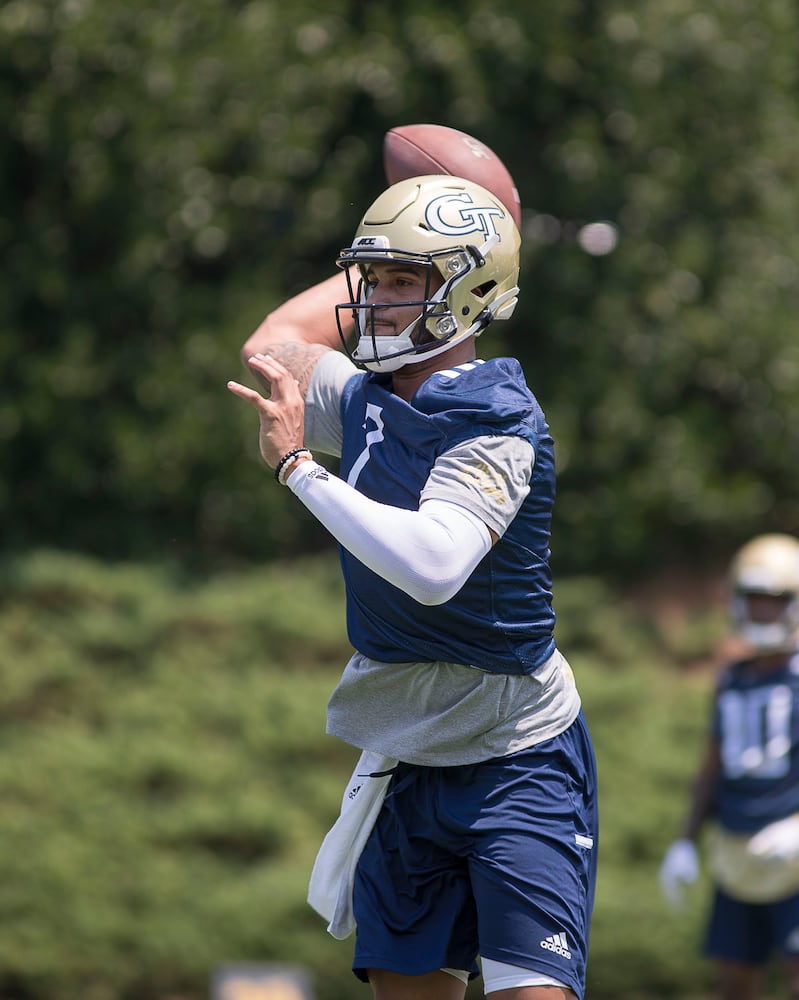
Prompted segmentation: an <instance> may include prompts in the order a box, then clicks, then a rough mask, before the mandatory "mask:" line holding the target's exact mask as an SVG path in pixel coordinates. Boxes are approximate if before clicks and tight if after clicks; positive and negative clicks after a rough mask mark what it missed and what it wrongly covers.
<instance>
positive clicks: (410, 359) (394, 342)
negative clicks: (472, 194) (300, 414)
mask: <svg viewBox="0 0 799 1000" xmlns="http://www.w3.org/2000/svg"><path fill="white" fill-rule="evenodd" d="M498 242H499V236H498V235H496V234H495V235H494V236H491V237H490V238H489V239H487V240H486V241H485V243H483V245H482V246H480V247H478V248H476V252H475V255H474V258H473V260H474V262H473V264H472V266H470V267H469V268H468V270H466V271H464V272H463V273H462V274H458V275H454V276H453V279H451V280H450V281H445V282H444V284H443V285H442V286H441V287H440V288H439V289H438V291H437V292H435V293H434V294H433V295H432V296H431V298H430V299H429V302H430V303H432V304H436V303H439V302H443V301H445V300H446V297H447V296H448V295H449V292H450V290H451V288H452V283H453V280H457V281H463V280H464V279H465V278H466V277H467V276H468V275H469V274H471V273H473V272H474V271H476V270H477V269H478V268H479V267H482V266H483V264H484V263H485V255H486V254H487V253H489V252H490V251H491V250H492V249H493V247H494V246H495V245H496V244H497V243H498ZM518 294H519V289H518V287H514V288H511V289H509V290H508V291H506V292H504V293H503V294H502V295H500V296H498V297H497V298H496V299H495V300H494V301H493V302H492V303H491V306H490V307H488V308H487V309H484V310H483V311H482V312H481V313H479V314H478V315H477V317H476V318H475V321H474V322H473V323H472V324H471V325H470V326H469V327H468V328H467V329H466V330H462V331H461V332H460V333H459V334H457V335H455V336H451V337H448V338H447V339H445V340H442V341H441V342H440V343H439V344H438V346H436V347H430V349H429V350H420V348H419V345H418V344H415V343H414V341H413V334H414V331H415V330H416V328H417V327H418V325H419V323H420V321H421V320H422V319H424V318H425V316H424V313H420V314H419V315H418V316H417V317H416V318H415V319H414V320H412V321H411V322H410V323H409V324H408V326H406V327H405V329H404V330H402V331H401V332H400V333H398V334H397V335H396V336H394V337H373V336H369V335H368V334H367V333H365V332H364V329H363V327H364V322H363V320H364V319H365V317H359V319H358V328H359V333H360V339H359V342H358V345H357V347H356V348H355V350H354V351H353V354H352V356H353V359H354V360H355V361H357V362H358V363H359V364H362V365H363V366H364V367H365V368H368V369H369V370H370V371H376V372H394V371H397V369H399V368H402V367H404V366H405V365H416V364H420V363H421V362H422V361H426V360H427V359H428V358H434V357H436V356H437V355H439V354H443V353H444V352H445V351H448V350H450V349H451V348H453V347H455V346H456V345H457V344H460V343H462V342H463V341H464V340H466V339H467V338H469V337H471V336H475V337H479V335H480V334H481V333H482V332H483V330H484V329H485V328H486V327H487V326H488V324H489V323H490V322H491V320H492V319H493V318H494V315H495V314H496V313H498V312H501V311H502V309H503V308H507V306H508V305H511V306H512V305H514V304H515V299H516V296H517V295H518ZM511 311H512V309H511ZM384 341H385V342H386V343H385V344H384V343H383V342H384ZM367 345H368V346H369V347H370V348H371V354H372V355H373V356H372V357H369V358H368V359H367V358H365V357H364V356H363V355H362V354H361V349H362V348H364V351H365V348H366V346H367ZM383 346H385V347H386V348H388V350H389V352H390V353H388V354H387V355H386V356H385V357H382V356H381V354H380V350H379V348H380V347H383Z"/></svg>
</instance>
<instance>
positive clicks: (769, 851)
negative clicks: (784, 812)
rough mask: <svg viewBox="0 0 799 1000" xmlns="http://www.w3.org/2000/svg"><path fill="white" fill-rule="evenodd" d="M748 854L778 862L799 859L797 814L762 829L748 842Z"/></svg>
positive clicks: (798, 817)
mask: <svg viewBox="0 0 799 1000" xmlns="http://www.w3.org/2000/svg"><path fill="white" fill-rule="evenodd" d="M748 852H749V853H750V854H753V855H754V856H755V857H757V858H764V859H768V858H773V859H774V860H779V861H791V860H793V859H794V858H797V857H799V814H794V815H793V816H788V817H787V819H781V820H778V821H777V822H776V823H770V824H769V825H768V826H767V827H764V828H763V829H762V830H760V832H759V833H756V834H755V835H754V837H752V839H751V840H750V841H749V847H748Z"/></svg>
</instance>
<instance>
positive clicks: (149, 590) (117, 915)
mask: <svg viewBox="0 0 799 1000" xmlns="http://www.w3.org/2000/svg"><path fill="white" fill-rule="evenodd" d="M342 600H343V593H342V585H341V582H340V574H339V570H338V566H337V563H336V560H335V558H334V557H333V556H330V555H328V556H323V557H317V558H308V559H306V560H298V561H296V562H294V563H292V564H291V565H290V566H288V565H280V564H274V565H272V566H270V567H268V568H266V569H260V570H257V571H241V572H236V573H230V574H228V575H226V576H224V577H218V578H214V579H213V580H209V581H207V582H204V583H203V582H199V581H198V580H196V579H194V580H190V579H187V578H184V577H181V576H180V575H177V574H175V573H174V572H172V571H167V570H164V569H155V568H151V567H145V566H143V565H140V564H132V563H119V564H111V563H109V562H100V561H95V560H92V559H90V558H88V557H76V556H65V555H63V554H59V553H55V552H48V551H38V552H34V553H30V554H29V555H27V556H25V557H21V558H6V559H4V560H3V561H2V562H0V689H1V690H2V692H3V697H2V700H1V701H0V746H1V748H2V752H0V800H1V801H2V803H3V824H2V831H3V832H2V850H0V910H1V911H2V915H3V934H2V935H1V936H0V996H2V997H3V1000H53V998H55V997H57V998H59V1000H87V998H91V1000H169V998H175V1000H176V998H178V997H180V998H181V1000H202V998H204V997H206V996H207V995H208V988H209V983H210V980H211V977H212V975H213V973H214V971H215V970H216V969H218V967H219V966H221V965H225V964H227V963H230V962H246V961H250V962H277V963H288V964H292V965H296V964H299V965H304V966H307V967H308V969H309V970H310V972H311V973H312V977H313V981H314V989H315V992H316V996H317V998H318V1000H346V998H350V997H353V996H355V995H356V994H359V993H360V992H363V993H364V995H365V994H366V993H368V987H364V986H359V985H356V983H355V980H354V978H353V977H352V974H351V972H350V961H351V954H352V941H351V940H348V941H345V942H338V941H334V940H333V939H332V938H331V937H330V936H329V935H328V934H327V933H326V931H325V924H324V921H323V920H322V919H321V918H320V917H318V916H317V915H316V914H315V913H314V912H313V911H312V910H310V908H309V907H308V906H307V904H306V902H305V895H306V888H307V881H308V876H309V874H310V870H311V865H312V863H313V859H314V856H315V853H316V850H317V848H318V846H319V844H320V843H321V840H322V837H323V836H324V833H325V832H326V831H327V829H328V828H329V826H330V825H331V823H332V822H333V820H334V818H335V816H336V815H337V812H338V808H339V803H340V799H341V793H342V791H343V789H344V787H345V782H346V780H347V778H348V776H349V774H350V772H351V769H352V767H353V765H354V762H355V759H356V751H355V750H354V749H353V748H351V747H348V746H347V745H345V744H343V743H341V742H339V741H337V740H334V739H333V738H332V737H328V736H325V735H324V710H325V704H326V701H327V696H328V695H329V693H330V691H331V690H332V688H333V686H334V684H335V682H336V679H337V678H338V676H339V673H340V670H341V668H342V666H343V664H344V662H345V661H346V658H347V657H348V655H349V649H348V648H347V646H346V643H345V642H343V641H342V630H341V611H342ZM556 606H557V609H558V613H559V625H558V637H559V644H560V646H561V648H562V649H563V650H564V652H566V654H567V656H568V657H569V660H570V662H571V665H572V667H573V668H574V671H575V674H576V676H577V680H578V684H579V686H580V689H581V692H582V695H583V701H584V707H585V712H586V715H587V718H588V721H589V725H590V727H591V730H592V733H593V737H594V742H595V745H596V752H597V761H598V767H599V781H600V809H601V837H600V848H599V850H600V869H599V871H600V874H599V882H598V890H597V902H596V910H595V918H594V924H593V930H592V940H591V955H590V960H589V991H588V995H589V996H590V997H592V998H593V1000H643V998H647V1000H649V998H652V997H658V998H660V1000H669V998H671V1000H699V998H700V997H703V996H704V997H706V996H707V995H708V983H709V975H710V970H709V969H708V967H707V966H706V964H705V963H704V962H703V961H702V960H701V959H700V958H699V944H698V939H699V929H700V924H701V921H702V919H703V916H704V908H705V904H706V902H707V885H706V884H705V883H703V885H702V887H701V889H700V890H699V891H698V892H696V893H695V894H694V896H693V897H692V899H691V903H690V905H689V907H688V909H687V910H686V911H685V912H683V913H681V914H678V915H675V914H673V913H671V912H670V911H669V910H667V909H666V907H665V904H664V903H663V901H662V900H661V897H660V894H659V889H658V885H657V867H658V865H659V863H660V860H661V857H662V853H663V851H664V849H665V847H666V846H667V844H668V843H669V842H670V840H671V839H672V837H673V836H674V834H675V832H676V831H677V829H678V827H679V823H680V820H681V817H682V811H683V809H684V808H685V807H686V805H687V790H688V786H689V779H690V775H691V774H692V772H693V770H694V768H695V767H696V765H697V762H698V754H699V750H700V743H701V741H702V740H703V739H704V724H705V715H706V711H707V703H708V699H709V689H710V682H711V676H712V675H711V672H710V671H708V670H700V671H697V670H689V671H686V670H685V669H683V668H682V667H681V666H680V665H679V664H680V663H681V662H682V655H683V650H684V649H685V648H686V636H687V635H688V634H689V633H691V632H692V631H693V630H694V627H695V623H694V622H692V619H691V618H690V616H689V617H686V618H685V619H682V620H677V619H673V620H672V621H671V624H670V625H669V628H668V630H667V632H665V633H661V632H660V631H659V626H658V624H657V622H656V621H655V620H654V619H653V618H652V617H651V616H650V615H649V614H642V613H641V612H640V610H638V606H637V604H635V603H633V602H631V601H630V600H629V599H628V598H627V597H624V596H623V595H621V594H619V593H618V592H616V591H615V590H613V589H611V588H610V587H608V586H607V585H606V584H602V583H600V582H599V581H598V580H596V579H593V578H589V577H579V578H578V577H574V578H567V579H565V580H563V581H562V582H561V585H560V586H559V588H558V590H557V593H556ZM717 610H718V609H715V608H712V607H711V608H708V610H707V613H706V615H705V616H704V617H703V620H704V621H705V622H706V625H707V629H708V631H707V634H708V636H711V635H712V636H714V639H718V630H717V625H718V622H719V619H718V618H717V617H716V612H717ZM691 645H692V640H690V639H689V640H688V646H691ZM705 656H706V657H707V650H705ZM478 995H480V993H479V983H477V984H475V985H474V986H472V987H470V991H469V996H470V997H472V996H474V997H477V996H478Z"/></svg>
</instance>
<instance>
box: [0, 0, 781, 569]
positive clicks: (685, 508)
mask: <svg viewBox="0 0 799 1000" xmlns="http://www.w3.org/2000/svg"><path fill="white" fill-rule="evenodd" d="M796 20H797V12H796V10H795V7H794V5H793V4H792V3H790V2H789V0H765V2H757V3H755V2H754V0H752V2H747V0H737V2H736V3H735V4H729V3H726V2H721V0H717V2H711V3H709V4H704V5H701V6H700V5H696V4H694V3H690V2H685V0H666V2H655V0H651V2H644V3H638V2H636V3H623V2H622V3H611V4H601V5H600V4H595V3H591V2H571V3H559V4H544V5H539V4H527V3H524V2H521V0H520V2H516V3H507V4H504V5H503V6H502V8H501V9H500V8H498V7H497V6H496V5H495V4H493V3H491V2H489V0H468V2H459V3H457V4H455V3H443V4H437V5H435V7H432V8H431V7H430V5H429V4H427V3H423V2H415V0H410V2H407V3H405V4H403V6H402V10H401V11H399V10H397V9H396V8H394V7H393V6H390V5H388V4H384V3H370V4H363V3H351V2H332V3H329V4H320V3H318V2H307V0H297V2H295V3H293V4H291V5H285V4H279V3H277V2H273V0H252V2H249V3H237V2H218V0H197V2H192V3H188V2H187V3H181V2H177V0H171V2H169V3H167V4H162V3H155V2H148V0H144V2H143V3H141V4H139V5H137V6H136V7H135V9H134V8H132V7H130V5H124V4H120V3H115V2H109V3H103V4H100V3H93V2H89V0H63V2H56V0H10V2H8V3H6V4H5V5H4V6H3V8H2V11H0V39H1V40H2V48H1V49H0V59H1V60H2V66H1V70H2V75H1V76H0V101H1V102H2V111H3V120H4V122H5V123H6V129H5V131H6V141H5V144H4V146H5V153H4V156H3V157H2V177H0V198H1V199H2V206H3V208H2V224H1V225H0V239H1V240H2V248H3V259H4V261H5V267H4V268H3V270H2V273H1V274H0V289H1V291H2V295H0V302H2V306H0V308H2V352H3V357H2V361H3V367H4V371H5V379H4V384H5V391H4V393H3V396H2V399H1V400H0V441H2V449H3V453H2V454H3V469H4V476H3V487H2V493H0V513H2V520H3V523H4V525H5V534H6V543H7V544H8V545H10V546H17V547H23V546H27V545H30V544H31V543H35V542H42V541H44V542H48V543H52V544H56V545H59V546H64V547H68V548H71V549H77V550H80V551H90V552H93V553H98V554H115V555H123V556H129V555H154V556H159V555H163V554H169V555H171V556H173V557H174V558H176V559H179V560H183V559H186V558H194V559H198V560H205V561H208V560H210V561H211V564H214V565H215V564H217V562H218V560H220V559H225V560H245V561H246V560H249V559H250V558H269V557H273V556H279V555H284V554H286V553H289V552H294V551H296V547H297V546H298V545H302V546H303V548H307V547H308V546H309V545H317V544H319V542H320V536H319V534H318V533H317V532H315V531H314V529H313V526H312V525H311V524H310V522H305V523H302V522H301V520H298V519H297V518H296V516H294V514H291V515H289V514H288V512H287V507H286V503H287V498H286V497H284V496H279V495H275V493H274V491H270V490H265V489H263V488H262V485H263V470H262V469H260V468H259V467H258V463H257V461H254V458H255V454H254V442H253V440H252V438H253V435H252V422H251V420H250V415H249V414H245V413H242V412H241V411H242V409H243V408H242V407H241V406H240V404H237V403H236V401H234V400H232V399H231V398H230V397H229V396H228V395H227V393H226V392H225V391H224V383H225V381H226V379H227V378H228V377H230V376H239V375H240V374H241V370H240V366H239V362H238V357H237V351H238V347H239V346H240V344H241V343H242V341H243V340H244V339H245V337H246V336H247V335H248V334H249V332H250V331H251V330H252V329H253V328H254V326H255V325H256V324H257V323H258V322H259V321H260V319H261V318H262V317H263V315H264V314H265V313H266V312H267V311H268V310H269V309H271V308H273V307H274V306H275V305H276V304H277V303H278V302H280V301H281V300H282V299H283V298H285V297H286V296H287V295H289V294H290V293H292V292H294V291H297V290H299V289H300V288H302V287H305V286H307V285H309V284H310V283H312V282H313V281H314V280H316V279H318V278H321V277H324V276H326V275H328V274H329V273H331V269H332V266H333V265H332V260H333V257H334V255H335V252H336V250H337V249H338V248H339V246H340V245H342V244H343V243H344V242H346V240H347V239H348V237H349V236H350V235H351V233H352V232H353V231H354V227H355V225H356V224H357V221H358V218H359V217H360V214H361V212H362V210H363V209H364V207H365V206H366V204H368V203H369V202H370V201H371V200H372V198H373V197H375V196H376V194H377V193H378V192H379V191H380V189H381V187H382V186H383V175H382V165H381V141H382V136H383V134H384V132H385V131H386V129H387V128H389V127H391V126H392V125H395V124H402V123H407V122H413V121H437V122H441V123H445V124H450V125H453V126H455V127H459V128H463V129H465V130H466V131H470V132H472V133H474V134H476V135H478V136H480V137H481V138H482V139H484V141H486V142H487V143H489V144H490V145H491V146H492V147H493V148H495V149H496V150H497V151H498V152H499V153H500V155H501V156H502V157H503V158H504V159H505V160H506V162H507V164H508V166H509V168H510V170H511V172H512V173H513V174H514V177H515V178H516V181H517V185H518V187H519V190H520V192H521V197H522V204H523V207H524V221H523V230H524V237H525V240H524V246H525V250H524V261H523V277H522V295H521V300H520V305H519V310H518V313H517V316H516V317H515V318H514V321H513V322H512V324H510V327H511V328H510V329H507V330H506V329H500V328H497V329H496V330H493V331H491V333H490V336H489V337H486V340H485V350H487V351H490V352H492V353H504V352H512V353H516V354H517V355H518V356H519V357H520V358H521V359H522V361H523V362H524V364H525V366H526V368H527V370H528V373H529V378H530V381H531V384H532V385H533V387H534V389H535V391H536V392H537V394H538V395H539V397H540V399H541V402H542V404H543V405H544V407H545V410H546V412H547V414H548V416H549V418H550V422H551V424H552V426H553V429H554V431H555V435H556V439H557V441H558V444H559V463H560V502H559V506H558V509H557V514H556V518H557V520H556V525H555V534H554V538H555V544H554V551H555V556H556V560H557V563H558V565H559V566H560V567H561V568H563V569H566V570H572V569H579V570H581V571H584V570H586V569H599V570H603V571H612V570H618V569H624V570H625V571H629V570H631V569H640V570H642V571H648V570H650V569H651V568H652V567H654V566H657V565H659V564H660V562H661V560H662V559H663V558H664V557H666V556H670V557H671V556H677V557H682V556H685V555H690V556H691V557H692V558H697V557H698V556H704V557H706V558H710V559H712V558H714V557H718V556H719V554H721V553H723V554H725V555H726V553H727V552H728V551H729V549H730V546H731V545H732V544H737V542H739V541H740V540H742V539H743V538H745V537H747V536H748V535H749V534H751V533H753V532H754V531H759V530H761V529H763V528H780V529H782V530H788V531H793V530H796V529H797V528H798V527H799V503H798V502H797V495H798V494H799V491H798V490H797V476H799V472H797V463H796V462H795V460H794V458H795V455H796V453H797V440H796V436H797V433H799V432H797V427H799V421H797V419H796V416H797V412H796V411H797V407H798V406H799V341H797V338H796V336H795V331H794V313H795V307H796V299H797V287H799V271H798V270H797V264H796V261H797V239H799V237H797V234H796V227H795V224H794V220H795V219H796V218H797V215H798V214H799V213H798V212H797V208H798V206H797V194H796V184H795V163H796V161H797V151H798V150H799V123H798V120H797V94H796V92H797V79H796V77H797V58H796V52H795V46H794V44H793V42H794V39H795V29H796V27H797V25H796ZM598 220H605V221H607V222H609V223H611V224H612V225H613V226H615V227H616V229H617V231H618V236H619V239H618V245H617V248H616V250H615V251H614V252H613V253H610V254H607V255H605V256H595V255H594V256H592V255H591V254H589V253H586V252H585V251H584V250H583V249H582V248H581V246H580V242H579V240H578V234H579V232H580V229H581V227H582V226H583V225H585V224H587V223H591V222H594V221H598ZM254 525H257V526H258V530H257V531H254V530H253V526H254Z"/></svg>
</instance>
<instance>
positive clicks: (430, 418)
mask: <svg viewBox="0 0 799 1000" xmlns="http://www.w3.org/2000/svg"><path fill="white" fill-rule="evenodd" d="M341 414H342V421H343V426H344V439H343V445H342V453H341V475H342V477H343V478H344V479H346V480H347V481H348V482H349V483H350V484H351V485H353V486H355V488H356V489H358V490H359V491H360V492H361V493H363V494H364V495H365V496H368V497H370V498H371V499H373V500H376V501H379V502H381V503H385V504H390V505H392V506H395V507H401V508H404V509H406V510H417V509H418V507H419V502H420V495H421V492H422V488H423V486H424V485H425V482H426V480H427V477H428V475H429V473H430V470H431V469H432V467H433V465H434V463H435V461H436V459H437V458H438V456H439V455H441V454H443V453H444V452H446V451H448V450H449V449H450V448H453V447H454V446H455V445H458V444H461V443H462V442H464V441H467V440H469V439H471V438H475V437H480V436H483V435H516V436H520V437H523V438H524V439H525V440H527V441H529V442H530V443H531V444H532V446H533V448H534V449H535V464H534V468H533V474H532V479H531V484H530V485H531V489H530V493H529V494H528V496H527V498H526V499H525V500H524V501H523V503H522V506H521V508H520V509H519V512H518V513H517V515H516V517H515V518H514V519H513V520H512V522H511V523H510V525H509V527H508V529H507V531H506V532H505V534H504V535H503V537H502V538H500V540H499V541H498V542H497V544H496V545H495V546H494V547H493V548H492V549H491V551H490V552H489V553H488V554H487V555H486V556H485V557H484V558H483V559H482V560H481V562H480V563H479V564H478V566H477V568H476V569H475V571H474V572H473V574H472V576H471V577H470V579H469V580H468V581H467V583H466V584H465V585H464V587H463V588H462V589H461V590H460V591H459V593H458V594H456V595H455V596H454V597H453V598H451V599H450V600H449V601H447V602H446V603H444V604H441V605H436V606H434V607H426V606H424V605H422V604H419V603H417V602H416V601H414V600H413V598H411V597H409V596H408V595H407V594H405V593H404V592H403V591H401V590H399V589H398V588H397V587H394V586H393V585H392V584H390V583H387V582H386V581H385V580H383V579H382V578H381V577H379V576H378V575H377V574H376V573H373V572H372V571H371V570H369V569H367V567H366V566H364V565H363V564H362V563H361V562H359V560H357V559H355V558H354V557H353V556H352V555H351V554H350V553H349V552H347V551H346V550H345V549H343V548H340V553H341V560H342V566H343V570H344V579H345V583H346V590H347V628H348V633H349V638H350V642H351V643H352V645H353V646H354V647H355V648H356V649H357V650H359V651H360V652H361V653H363V654H364V655H366V656H369V657H372V658H373V659H375V660H380V661H382V662H387V663H408V662H428V661H435V660H444V661H447V662H451V663H464V664H470V665H473V666H476V667H480V668H481V669H483V670H489V671H493V672H496V673H505V674H521V673H530V672H532V671H533V670H535V668H536V667H538V666H539V665H540V664H541V663H543V662H544V661H545V660H546V659H547V658H548V657H549V656H551V655H552V653H553V652H554V649H555V642H554V638H553V629H554V625H555V615H554V613H553V610H552V593H551V590H552V581H551V574H550V569H549V538H550V520H551V514H552V505H553V501H554V495H555V471H554V449H553V443H552V438H551V437H550V434H549V428H548V427H547V424H546V421H545V419H544V414H543V412H542V411H541V408H540V406H539V405H538V403H537V401H536V399H535V397H534V396H533V395H532V393H531V392H530V390H529V389H528V388H527V385H526V384H525V380H524V375H523V373H522V370H521V367H520V366H519V364H518V362H517V361H515V360H513V359H509V358H499V359H494V360H491V361H486V362H477V363H472V364H466V365H462V366H460V367H459V368H456V369H454V370H451V371H444V372H438V373H436V374H434V375H431V376H430V377H429V378H428V379H427V380H426V381H425V382H424V383H423V384H422V385H421V386H420V388H419V389H418V390H417V392H416V394H415V396H414V398H413V403H412V405H411V404H409V403H407V402H406V401H405V400H403V399H401V398H400V397H399V396H396V395H394V394H393V393H392V392H391V383H390V380H389V379H387V378H386V376H381V375H375V374H373V373H364V374H359V375H357V376H355V377H353V378H352V379H350V381H349V382H348V383H347V386H346V388H345V390H344V394H343V396H342V401H341Z"/></svg>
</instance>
